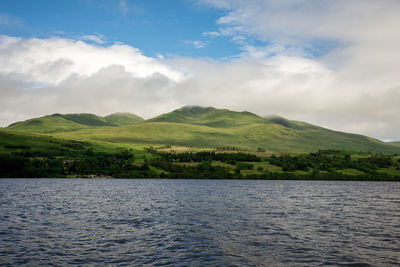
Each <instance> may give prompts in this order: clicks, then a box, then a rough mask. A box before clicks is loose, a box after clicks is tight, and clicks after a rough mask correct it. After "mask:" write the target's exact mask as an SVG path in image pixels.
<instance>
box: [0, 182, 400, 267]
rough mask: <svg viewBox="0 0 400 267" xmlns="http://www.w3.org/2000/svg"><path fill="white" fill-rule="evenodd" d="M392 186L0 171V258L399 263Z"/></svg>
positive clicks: (59, 262)
mask: <svg viewBox="0 0 400 267" xmlns="http://www.w3.org/2000/svg"><path fill="white" fill-rule="evenodd" d="M399 192H400V183H380V182H328V181H326V182H324V181H318V182H312V181H212V180H117V179H116V180H94V179H91V180H85V179H14V180H13V179H1V180H0V196H1V198H0V265H2V266H16V265H46V266H64V265H79V266H85V265H87V266H93V265H115V266H128V265H129V266H131V265H150V266H169V265H170V266H188V265H189V266H204V265H207V266H399V265H400V227H399V222H400V206H399V203H400V195H399Z"/></svg>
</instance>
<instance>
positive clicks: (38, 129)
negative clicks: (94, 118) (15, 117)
mask: <svg viewBox="0 0 400 267" xmlns="http://www.w3.org/2000/svg"><path fill="white" fill-rule="evenodd" d="M83 128H88V126H87V125H83V124H79V123H76V122H73V121H70V120H67V119H65V118H63V117H60V116H44V117H41V118H35V119H31V120H27V121H22V122H17V123H14V124H11V125H10V126H8V127H7V129H9V130H14V131H21V132H28V133H54V132H62V131H75V130H78V129H83Z"/></svg>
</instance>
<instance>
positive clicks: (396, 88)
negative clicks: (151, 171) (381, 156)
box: [0, 0, 400, 141]
mask: <svg viewBox="0 0 400 267" xmlns="http://www.w3.org/2000/svg"><path fill="white" fill-rule="evenodd" d="M398 25H400V1H398V0H379V1H376V0H352V1H348V0H280V1H275V0H141V1H139V0H70V1H58V0H57V1H54V0H48V1H45V0H37V1H30V0H29V1H28V0H27V1H24V0H19V1H15V0H2V1H0V126H3V127H4V126H7V125H9V124H10V123H13V122H15V121H20V120H26V119H29V118H32V117H38V116H43V115H47V114H53V113H83V112H88V113H95V114H98V115H107V114H110V113H114V112H132V113H135V114H137V115H139V116H142V117H144V118H151V117H153V116H156V115H159V114H161V113H166V112H170V111H172V110H174V109H176V108H179V107H182V106H185V105H200V106H214V107H216V108H228V109H232V110H237V111H242V110H246V111H250V112H254V113H256V114H258V115H260V116H269V115H280V116H283V117H286V118H288V119H293V120H300V121H306V122H309V123H313V124H317V125H319V126H323V127H327V128H330V129H334V130H339V131H345V132H352V133H359V134H363V135H368V136H371V137H374V138H378V139H380V140H384V141H391V140H400V115H399V114H400V74H399V70H400V27H398Z"/></svg>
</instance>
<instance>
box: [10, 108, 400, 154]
mask: <svg viewBox="0 0 400 267" xmlns="http://www.w3.org/2000/svg"><path fill="white" fill-rule="evenodd" d="M116 114H117V115H114V116H117V117H118V114H120V115H121V114H124V113H116ZM125 114H126V113H125ZM112 115H113V114H110V115H108V116H105V117H100V116H97V115H94V114H80V115H79V114H78V115H76V114H75V115H74V114H53V115H48V116H44V117H41V118H37V119H36V121H35V119H31V120H27V121H24V122H20V123H17V124H12V125H10V126H9V127H8V128H5V129H10V130H18V131H21V132H24V131H25V132H33V133H39V134H51V135H52V136H55V137H57V138H63V139H76V140H82V141H96V142H105V143H110V144H121V145H125V146H130V145H133V144H143V145H145V144H147V145H169V146H184V147H198V148H218V147H237V148H238V149H241V150H247V151H257V150H262V151H264V150H265V151H275V152H276V151H279V152H311V151H316V150H319V149H341V150H352V151H366V152H368V151H371V152H382V153H400V146H397V145H391V144H388V143H384V142H382V141H380V140H377V139H373V138H371V137H367V136H363V135H358V134H352V133H344V132H339V131H334V130H330V129H326V128H322V127H319V126H315V125H312V124H308V123H305V122H298V121H291V120H288V119H285V118H282V117H277V116H275V117H268V118H262V117H260V116H258V115H256V114H254V113H251V112H247V111H241V112H239V111H231V110H228V109H217V108H214V107H200V106H185V107H182V108H179V109H176V110H173V111H171V112H168V113H164V114H161V115H159V116H156V117H154V118H151V119H148V120H143V119H141V118H140V117H138V116H136V115H133V114H132V115H133V117H132V118H134V119H135V121H133V122H134V123H132V124H129V123H128V124H122V125H116V123H115V120H114V122H112V120H111V121H110V120H108V121H107V119H106V118H107V117H108V118H110V116H111V117H113V116H112ZM49 117H50V118H52V120H51V119H49ZM44 118H45V119H44ZM55 118H57V119H55ZM138 118H139V119H138ZM52 124H53V125H54V127H53V128H52V127H51V126H52Z"/></svg>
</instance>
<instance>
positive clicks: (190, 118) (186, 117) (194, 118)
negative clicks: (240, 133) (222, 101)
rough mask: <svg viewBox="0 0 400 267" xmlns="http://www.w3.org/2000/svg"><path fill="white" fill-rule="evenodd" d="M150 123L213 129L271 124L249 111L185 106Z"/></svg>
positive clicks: (151, 120)
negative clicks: (182, 124) (171, 123)
mask: <svg viewBox="0 0 400 267" xmlns="http://www.w3.org/2000/svg"><path fill="white" fill-rule="evenodd" d="M148 122H174V123H185V124H194V125H203V126H209V127H213V128H231V127H238V126H243V125H249V124H254V123H260V124H266V123H269V122H268V121H267V120H265V119H263V118H261V117H259V116H257V115H255V114H253V113H250V112H247V111H244V112H236V111H231V110H228V109H216V108H213V107H207V108H206V107H199V106H185V107H183V108H180V109H177V110H174V111H172V112H170V113H166V114H163V115H160V116H158V117H155V118H153V119H150V120H148Z"/></svg>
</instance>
